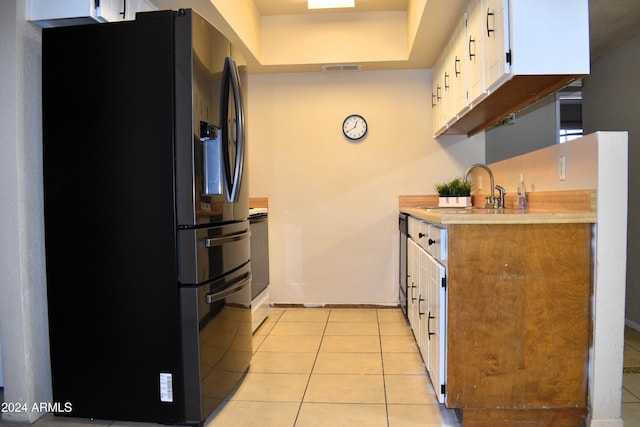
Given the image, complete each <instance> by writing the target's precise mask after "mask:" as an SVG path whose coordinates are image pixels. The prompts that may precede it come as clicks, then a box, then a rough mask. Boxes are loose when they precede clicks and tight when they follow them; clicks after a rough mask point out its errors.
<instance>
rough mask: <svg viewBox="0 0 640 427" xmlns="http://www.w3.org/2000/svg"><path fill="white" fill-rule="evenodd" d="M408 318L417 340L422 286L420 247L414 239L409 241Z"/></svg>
mask: <svg viewBox="0 0 640 427" xmlns="http://www.w3.org/2000/svg"><path fill="white" fill-rule="evenodd" d="M407 263H408V266H407V270H408V271H409V277H408V280H407V317H408V318H409V324H410V325H411V329H412V330H413V334H414V336H415V337H416V340H417V339H418V337H419V332H418V292H419V289H418V286H419V285H420V282H419V280H420V247H419V246H418V244H417V243H416V242H414V241H413V240H412V239H408V240H407Z"/></svg>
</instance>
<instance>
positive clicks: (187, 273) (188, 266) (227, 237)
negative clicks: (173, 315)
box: [178, 221, 251, 285]
mask: <svg viewBox="0 0 640 427" xmlns="http://www.w3.org/2000/svg"><path fill="white" fill-rule="evenodd" d="M250 236H251V232H250V231H249V221H241V222H237V223H232V224H225V225H220V226H216V227H207V228H198V229H186V230H179V231H178V257H179V272H178V280H179V282H180V284H182V285H185V284H199V283H204V282H206V281H209V280H213V279H216V278H218V277H221V276H223V275H225V274H226V273H228V272H230V271H232V270H235V269H236V268H238V267H240V266H241V265H244V264H245V263H247V262H248V261H249V259H250V258H251V252H250V244H249V237H250Z"/></svg>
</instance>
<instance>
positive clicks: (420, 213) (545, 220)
mask: <svg viewBox="0 0 640 427" xmlns="http://www.w3.org/2000/svg"><path fill="white" fill-rule="evenodd" d="M400 211H401V212H404V213H407V214H409V215H411V216H412V217H415V218H418V219H422V220H425V221H428V222H431V223H434V224H570V223H573V224H576V223H582V224H585V223H586V224H590V223H596V222H597V215H596V212H595V211H563V210H543V209H528V210H527V211H525V212H521V211H519V210H518V209H478V208H474V209H464V208H446V209H443V208H435V209H425V208H420V207H403V208H401V209H400Z"/></svg>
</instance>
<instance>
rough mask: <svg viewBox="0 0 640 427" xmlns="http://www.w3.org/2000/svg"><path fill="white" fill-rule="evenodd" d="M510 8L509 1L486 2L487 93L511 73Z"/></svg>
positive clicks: (489, 0) (485, 53)
mask: <svg viewBox="0 0 640 427" xmlns="http://www.w3.org/2000/svg"><path fill="white" fill-rule="evenodd" d="M508 7H509V2H508V1H507V0H485V5H484V8H483V13H484V23H485V31H484V37H485V39H484V76H485V90H486V91H487V92H490V91H491V90H492V89H493V87H494V85H496V84H500V83H502V82H503V81H504V79H503V77H505V75H506V74H508V73H510V72H511V53H510V52H509V22H508V19H507V18H508V17H509V11H508Z"/></svg>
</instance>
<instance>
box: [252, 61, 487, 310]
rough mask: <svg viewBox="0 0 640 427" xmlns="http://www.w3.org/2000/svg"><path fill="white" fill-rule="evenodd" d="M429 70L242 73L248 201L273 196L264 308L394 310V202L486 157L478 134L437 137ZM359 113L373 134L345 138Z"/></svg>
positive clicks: (426, 190)
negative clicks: (367, 306)
mask: <svg viewBox="0 0 640 427" xmlns="http://www.w3.org/2000/svg"><path fill="white" fill-rule="evenodd" d="M430 93H431V74H430V70H405V71H366V72H327V73H304V74H264V75H250V76H249V96H248V99H249V101H248V110H249V111H248V114H249V117H250V119H249V122H248V138H249V144H250V146H249V160H248V164H249V168H250V194H251V196H252V197H268V198H269V226H270V230H269V239H270V242H269V243H270V245H269V246H270V267H271V271H270V274H271V300H272V302H275V303H304V304H324V303H336V304H363V303H379V304H396V303H397V298H398V297H397V277H396V276H397V263H398V261H397V258H398V241H397V239H398V234H397V221H398V219H397V216H398V196H399V195H403V194H404V195H406V194H427V193H433V192H434V190H433V183H434V182H436V181H442V180H447V179H450V178H453V177H455V176H458V175H461V174H462V173H463V172H464V170H465V168H466V167H467V166H469V165H470V164H472V163H474V162H481V161H483V160H484V135H483V134H481V135H480V136H478V137H476V138H474V139H471V140H469V139H466V138H455V137H451V138H445V139H443V141H440V142H438V141H435V140H434V139H433V138H431V137H430V135H432V130H431V104H430V96H429V94H430ZM351 113H359V114H362V115H363V116H364V117H365V118H366V119H367V121H368V124H369V133H368V135H367V136H366V138H365V140H364V141H362V142H359V143H351V142H348V141H347V140H346V139H345V138H344V137H343V135H342V131H341V127H342V121H343V120H344V118H345V117H346V116H347V115H349V114H351Z"/></svg>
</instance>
